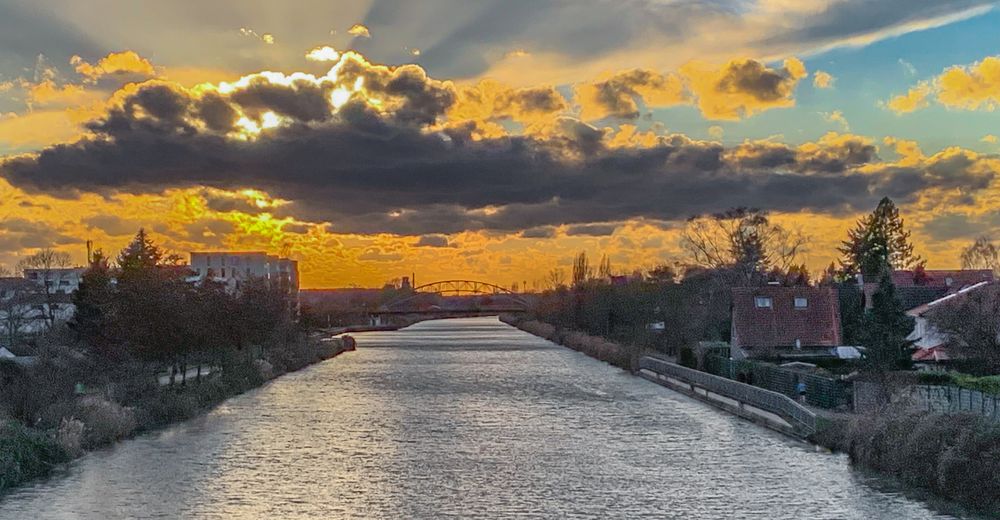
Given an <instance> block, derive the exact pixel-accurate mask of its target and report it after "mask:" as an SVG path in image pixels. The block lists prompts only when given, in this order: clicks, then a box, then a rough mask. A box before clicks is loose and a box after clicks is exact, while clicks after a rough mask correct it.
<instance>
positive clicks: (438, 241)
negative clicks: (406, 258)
mask: <svg viewBox="0 0 1000 520" xmlns="http://www.w3.org/2000/svg"><path fill="white" fill-rule="evenodd" d="M450 245H451V244H449V242H448V237H446V236H445V235H423V236H422V237H420V240H417V244H416V246H417V247H449V246H450Z"/></svg>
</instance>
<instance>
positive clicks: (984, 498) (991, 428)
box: [814, 411, 1000, 514]
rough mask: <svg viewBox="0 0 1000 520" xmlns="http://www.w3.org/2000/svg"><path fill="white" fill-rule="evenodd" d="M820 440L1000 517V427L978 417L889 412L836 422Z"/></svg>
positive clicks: (912, 482)
mask: <svg viewBox="0 0 1000 520" xmlns="http://www.w3.org/2000/svg"><path fill="white" fill-rule="evenodd" d="M828 426H829V427H828V428H827V429H826V430H825V431H824V432H821V433H820V434H818V435H817V437H816V438H815V439H814V441H815V442H817V443H818V444H820V445H823V446H826V447H828V448H830V449H833V450H836V451H841V452H844V453H847V454H848V455H849V456H850V458H851V462H852V463H854V464H856V465H858V466H862V467H865V468H868V469H872V470H875V471H878V472H880V473H883V474H885V475H888V476H891V477H894V478H897V479H899V480H900V481H902V482H904V483H906V484H908V485H911V486H914V487H918V488H922V489H926V490H928V491H930V492H933V493H934V494H935V495H938V496H941V497H944V498H947V499H950V500H954V501H956V502H960V503H962V504H963V505H966V506H969V507H971V508H974V509H977V510H980V511H989V512H992V513H993V514H995V513H996V512H997V511H998V510H1000V424H996V423H992V422H990V421H988V420H986V419H983V418H982V417H980V416H978V415H972V414H939V413H928V412H923V411H919V412H918V411H904V412H895V413H893V412H884V413H878V414H867V415H858V416H854V417H852V418H851V419H849V420H846V421H838V422H837V423H835V424H834V423H831V424H829V425H828Z"/></svg>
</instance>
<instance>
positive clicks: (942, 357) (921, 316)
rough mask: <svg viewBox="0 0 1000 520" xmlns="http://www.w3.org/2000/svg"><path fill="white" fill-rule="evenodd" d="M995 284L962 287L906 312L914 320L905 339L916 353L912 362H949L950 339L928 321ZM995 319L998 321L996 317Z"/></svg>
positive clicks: (990, 282) (980, 283) (951, 357)
mask: <svg viewBox="0 0 1000 520" xmlns="http://www.w3.org/2000/svg"><path fill="white" fill-rule="evenodd" d="M995 283H996V282H993V281H992V280H991V281H980V282H978V283H974V284H972V285H968V286H963V287H961V288H959V289H957V290H954V291H949V292H948V293H946V294H945V295H943V296H942V297H940V298H938V299H935V300H933V301H930V302H927V303H924V304H922V305H919V306H916V307H913V308H911V309H909V310H907V311H906V314H907V315H909V316H912V317H913V319H914V326H913V332H911V333H910V335H909V336H907V339H908V340H910V341H913V345H914V347H916V349H917V350H916V352H914V353H913V357H912V359H913V361H915V362H919V363H923V364H938V363H943V362H947V361H950V360H951V359H953V356H952V355H951V354H949V352H948V343H949V342H950V340H951V338H950V337H949V336H948V334H945V333H943V332H941V331H939V330H937V329H936V328H935V327H934V325H933V324H932V323H931V321H930V317H931V315H932V314H933V313H934V311H935V310H937V309H940V308H942V307H945V306H947V305H948V304H949V303H951V302H954V301H956V300H958V299H959V298H963V297H965V296H966V295H968V294H970V293H973V292H975V291H980V290H983V289H985V288H987V287H990V286H992V285H994V284H995ZM997 319H1000V317H998V318H997Z"/></svg>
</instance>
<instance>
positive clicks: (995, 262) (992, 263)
mask: <svg viewBox="0 0 1000 520" xmlns="http://www.w3.org/2000/svg"><path fill="white" fill-rule="evenodd" d="M962 269H990V270H992V271H993V272H995V273H998V274H1000V249H998V248H997V246H995V245H993V242H991V241H990V239H989V238H988V237H979V238H977V239H976V241H975V242H973V243H972V244H971V245H970V246H969V247H967V248H965V249H963V250H962Z"/></svg>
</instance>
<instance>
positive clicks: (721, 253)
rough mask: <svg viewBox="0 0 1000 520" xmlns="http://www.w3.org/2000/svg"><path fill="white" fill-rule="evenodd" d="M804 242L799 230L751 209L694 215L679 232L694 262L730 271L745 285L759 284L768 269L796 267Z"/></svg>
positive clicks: (778, 269)
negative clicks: (782, 224)
mask: <svg viewBox="0 0 1000 520" xmlns="http://www.w3.org/2000/svg"><path fill="white" fill-rule="evenodd" d="M807 242H808V240H807V239H806V237H805V236H804V235H803V234H802V233H801V232H799V231H792V230H788V229H785V228H783V227H782V226H780V225H778V224H775V223H773V222H771V221H770V219H769V218H768V214H767V212H766V211H762V210H759V209H751V208H736V209H731V210H728V211H725V212H723V213H716V214H713V215H707V216H698V217H693V218H691V219H689V220H688V224H687V227H686V228H685V230H684V232H683V234H682V235H681V246H682V247H683V248H684V249H685V250H686V251H687V252H688V254H689V256H690V257H691V260H692V262H693V263H694V264H695V265H698V266H702V267H707V268H710V269H718V270H723V271H730V272H733V273H734V274H735V276H736V278H737V279H736V280H735V281H736V282H737V283H741V284H747V285H752V284H755V283H760V282H761V281H762V280H763V278H764V277H765V276H766V273H768V272H771V271H775V270H777V271H781V272H787V271H788V270H789V269H791V268H792V267H793V266H796V265H797V264H798V259H799V256H800V255H801V254H802V253H803V252H804V251H805V247H806V243H807Z"/></svg>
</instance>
